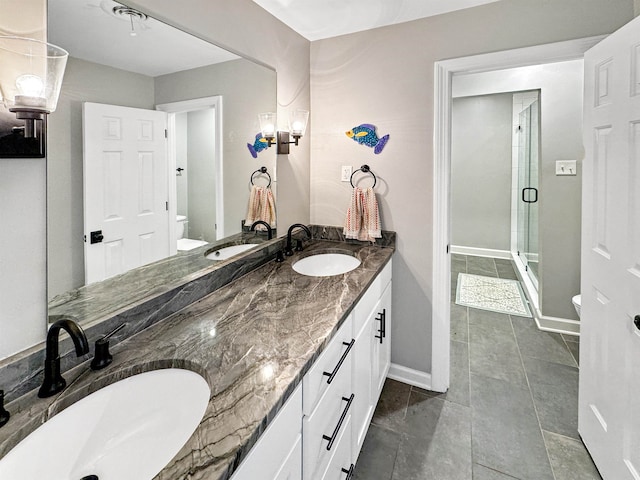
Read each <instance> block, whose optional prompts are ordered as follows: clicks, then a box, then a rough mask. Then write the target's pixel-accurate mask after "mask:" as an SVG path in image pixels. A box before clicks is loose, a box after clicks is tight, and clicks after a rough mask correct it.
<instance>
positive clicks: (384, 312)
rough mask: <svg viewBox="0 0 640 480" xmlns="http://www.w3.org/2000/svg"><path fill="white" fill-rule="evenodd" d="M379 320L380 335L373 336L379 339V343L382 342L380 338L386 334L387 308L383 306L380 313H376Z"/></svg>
mask: <svg viewBox="0 0 640 480" xmlns="http://www.w3.org/2000/svg"><path fill="white" fill-rule="evenodd" d="M376 320H378V321H379V322H380V330H378V333H379V334H380V335H376V336H375V337H376V338H378V339H380V343H382V339H383V338H385V337H386V336H387V309H386V308H383V309H382V313H378V317H377V318H376Z"/></svg>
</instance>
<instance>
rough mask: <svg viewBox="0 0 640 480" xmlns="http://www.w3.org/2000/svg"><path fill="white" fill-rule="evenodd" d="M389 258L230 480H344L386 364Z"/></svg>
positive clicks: (350, 472)
mask: <svg viewBox="0 0 640 480" xmlns="http://www.w3.org/2000/svg"><path fill="white" fill-rule="evenodd" d="M390 331H391V261H389V263H388V264H387V265H386V266H385V268H384V269H383V270H382V272H380V274H379V275H378V276H377V277H376V279H375V280H374V281H373V283H372V284H371V286H370V287H369V288H368V289H367V291H366V292H365V293H364V295H363V296H362V298H361V299H360V301H359V302H358V304H357V305H356V306H355V307H354V309H353V312H352V313H351V315H349V317H348V318H347V319H346V320H345V322H344V323H343V324H342V325H341V327H340V329H339V330H338V332H337V333H336V334H335V335H334V337H333V338H332V339H331V341H330V342H329V345H327V347H326V348H325V349H324V351H323V352H322V354H321V355H320V356H319V357H318V359H317V360H316V361H315V362H314V364H313V366H312V367H311V368H310V369H309V371H308V372H307V373H306V374H305V376H304V378H303V379H302V384H301V385H300V386H298V388H297V389H296V391H295V392H294V394H293V395H292V397H291V398H290V399H289V400H288V401H287V403H286V404H285V406H284V407H283V408H282V410H281V411H280V413H278V415H277V417H276V419H275V420H274V421H273V422H272V424H271V425H270V426H269V427H268V428H267V431H266V432H265V433H264V434H263V435H262V436H261V437H260V439H259V440H258V442H257V443H256V445H255V446H254V448H253V449H252V450H251V452H249V455H248V456H247V458H246V459H245V460H244V461H243V462H242V463H241V464H240V467H239V468H238V470H237V471H236V472H235V473H234V474H233V476H232V480H300V479H302V480H351V477H352V475H353V469H354V466H355V463H356V459H357V458H358V455H359V453H360V449H361V448H362V444H363V442H364V438H365V436H366V434H367V430H368V428H369V424H370V423H371V418H372V417H373V412H374V410H375V407H376V404H377V403H378V399H379V397H380V392H381V391H382V386H383V385H384V380H385V378H386V376H387V372H388V371H389V365H390V363H391V356H390V355H391V337H390Z"/></svg>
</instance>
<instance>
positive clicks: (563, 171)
mask: <svg viewBox="0 0 640 480" xmlns="http://www.w3.org/2000/svg"><path fill="white" fill-rule="evenodd" d="M577 163H578V162H577V161H576V160H556V175H576V173H577V168H578V167H577Z"/></svg>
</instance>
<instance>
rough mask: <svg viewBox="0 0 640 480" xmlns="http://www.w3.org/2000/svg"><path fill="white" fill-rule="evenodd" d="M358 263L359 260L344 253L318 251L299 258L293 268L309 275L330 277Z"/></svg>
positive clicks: (352, 267)
mask: <svg viewBox="0 0 640 480" xmlns="http://www.w3.org/2000/svg"><path fill="white" fill-rule="evenodd" d="M359 265H360V260H358V259H357V258H356V257H353V256H351V255H345V254H344V253H318V254H315V255H310V256H308V257H304V258H301V259H300V260H298V261H297V262H295V263H294V264H293V269H294V270H295V271H296V272H298V273H301V274H302V275H308V276H310V277H330V276H332V275H341V274H343V273H347V272H350V271H351V270H353V269H354V268H356V267H358V266H359Z"/></svg>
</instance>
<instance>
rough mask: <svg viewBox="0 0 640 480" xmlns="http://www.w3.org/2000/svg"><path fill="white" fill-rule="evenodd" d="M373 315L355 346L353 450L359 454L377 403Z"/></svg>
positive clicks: (359, 335) (360, 333) (363, 328)
mask: <svg viewBox="0 0 640 480" xmlns="http://www.w3.org/2000/svg"><path fill="white" fill-rule="evenodd" d="M372 327H373V317H371V316H370V317H369V319H368V320H367V321H366V322H365V324H364V326H363V327H362V329H361V330H360V332H359V334H358V336H357V338H356V343H355V345H354V347H353V349H354V355H353V391H354V393H355V398H354V405H353V413H352V415H353V427H352V428H353V442H352V450H353V452H354V453H355V455H356V456H357V455H358V453H359V452H360V449H361V448H362V444H363V442H364V437H365V436H366V435H367V428H368V427H369V420H370V419H371V416H372V415H373V408H374V407H375V404H372V403H371V389H372V388H373V378H372V369H371V365H372V360H373V357H372V352H371V345H372V343H371V341H370V338H371V337H372V336H373V328H372Z"/></svg>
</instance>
